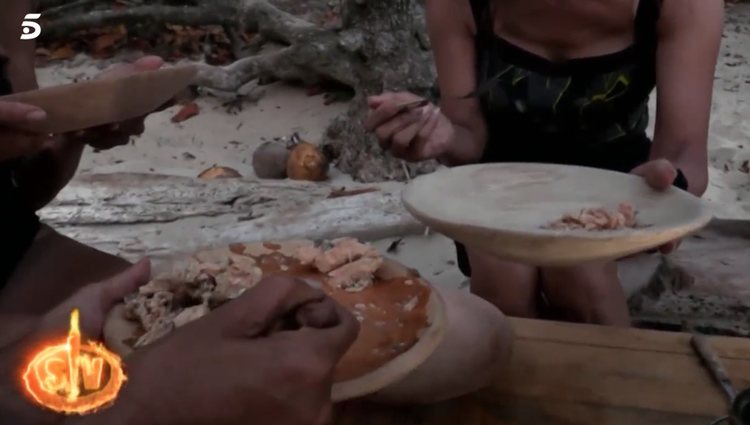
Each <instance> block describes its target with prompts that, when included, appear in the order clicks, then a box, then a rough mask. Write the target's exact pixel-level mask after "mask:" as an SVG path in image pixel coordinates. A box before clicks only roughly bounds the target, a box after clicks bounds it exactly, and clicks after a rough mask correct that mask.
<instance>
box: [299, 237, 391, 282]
mask: <svg viewBox="0 0 750 425" xmlns="http://www.w3.org/2000/svg"><path fill="white" fill-rule="evenodd" d="M295 258H296V259H297V260H298V261H299V262H300V263H302V264H303V265H314V266H315V269H317V270H318V271H319V272H321V273H324V274H326V275H327V276H328V279H327V283H328V284H329V285H331V286H333V287H336V288H340V289H343V290H345V291H348V292H358V291H362V290H364V289H365V288H367V287H368V286H370V285H372V282H373V280H374V279H375V272H376V271H377V270H378V269H379V268H380V266H382V265H383V258H382V257H381V256H380V253H378V251H377V249H375V247H373V246H372V245H370V244H364V243H362V242H359V241H358V240H356V239H354V238H341V239H337V240H335V241H333V243H332V244H331V245H330V246H324V247H313V246H309V247H302V248H300V249H298V250H297V252H296V254H295Z"/></svg>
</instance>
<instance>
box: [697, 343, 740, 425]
mask: <svg viewBox="0 0 750 425" xmlns="http://www.w3.org/2000/svg"><path fill="white" fill-rule="evenodd" d="M690 345H691V346H692V347H693V350H695V352H696V353H697V354H698V357H699V358H700V359H701V363H703V366H705V367H706V369H708V371H709V372H710V373H711V376H712V377H713V378H714V380H715V381H716V383H717V384H719V386H721V389H722V390H723V391H724V394H726V396H727V399H728V401H729V406H730V409H729V415H727V416H724V417H722V418H719V419H717V420H716V421H714V422H713V423H712V424H711V425H716V424H719V423H721V422H724V421H728V422H729V423H730V424H731V425H748V419H750V390H743V391H740V393H737V391H736V390H735V389H734V386H733V385H732V380H731V379H729V373H727V370H726V369H725V368H724V365H723V364H722V363H721V359H720V358H719V356H718V355H716V353H715V352H714V351H713V350H712V349H711V345H710V343H709V342H708V339H707V338H706V337H705V336H703V335H693V336H692V337H691V338H690Z"/></svg>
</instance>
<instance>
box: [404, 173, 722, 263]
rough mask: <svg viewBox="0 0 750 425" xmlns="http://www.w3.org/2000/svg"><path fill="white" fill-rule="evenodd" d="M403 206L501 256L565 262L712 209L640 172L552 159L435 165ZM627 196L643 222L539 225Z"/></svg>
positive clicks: (634, 247)
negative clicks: (608, 227)
mask: <svg viewBox="0 0 750 425" xmlns="http://www.w3.org/2000/svg"><path fill="white" fill-rule="evenodd" d="M403 201H404V204H405V206H406V208H407V209H408V210H409V212H411V213H412V214H413V215H414V216H415V217H416V218H417V219H418V220H420V221H422V222H424V223H425V224H427V225H428V226H430V227H431V228H433V229H434V230H435V231H437V232H440V233H443V234H444V235H446V236H448V237H450V238H452V239H454V240H456V241H459V242H462V243H464V244H465V245H467V246H470V247H475V248H477V249H481V250H484V251H485V252H489V253H492V254H495V255H497V256H499V257H501V258H505V259H509V260H514V261H519V262H524V263H529V264H534V265H540V266H558V265H559V266H562V265H571V264H576V263H584V262H588V261H595V260H608V259H615V258H618V257H623V256H627V255H630V254H634V253H637V252H641V251H644V250H648V249H651V248H654V247H657V246H659V245H662V244H664V243H666V242H669V241H672V240H674V239H678V238H681V237H683V236H686V235H687V234H689V233H691V232H693V231H696V230H698V229H700V228H701V227H703V226H705V225H706V224H707V223H708V222H709V221H710V220H711V218H712V215H711V212H710V210H709V208H708V206H707V205H705V204H704V203H703V202H702V201H701V200H700V199H699V198H697V197H695V196H693V195H691V194H689V193H687V192H684V191H682V190H679V189H676V188H670V189H668V190H666V191H664V192H657V191H655V190H653V189H651V188H650V187H649V186H648V185H647V184H646V183H645V182H644V181H643V179H642V178H640V177H638V176H633V175H629V174H624V173H617V172H613V171H606V170H599V169H593V168H586V167H575V166H561V165H553V164H531V163H523V164H521V163H504V164H482V165H470V166H464V167H456V168H450V169H444V170H440V171H438V172H436V173H433V174H430V175H425V176H421V177H419V178H417V179H415V180H413V181H412V182H411V184H409V186H408V187H407V188H406V189H405V191H404V193H403ZM621 202H629V203H631V204H632V205H634V206H635V208H636V209H637V211H638V216H637V217H638V221H639V224H640V225H641V226H639V227H638V228H635V229H630V228H628V229H622V230H613V231H586V230H550V229H544V228H543V227H544V226H545V225H547V224H548V223H550V222H552V221H555V220H558V219H559V218H561V217H562V216H563V215H564V214H566V213H576V212H578V211H580V210H581V209H582V208H589V207H607V208H612V209H616V208H617V206H618V205H619V203H621Z"/></svg>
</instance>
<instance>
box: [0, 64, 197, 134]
mask: <svg viewBox="0 0 750 425" xmlns="http://www.w3.org/2000/svg"><path fill="white" fill-rule="evenodd" d="M196 73H197V69H196V68H195V67H194V66H180V67H174V68H168V69H160V70H154V71H145V72H139V73H135V74H130V75H125V76H121V77H113V78H102V79H98V80H87V81H82V82H77V83H71V84H64V85H61V86H54V87H46V88H42V89H39V90H32V91H27V92H21V93H16V94H11V95H8V96H2V97H0V100H3V101H13V102H21V103H27V104H30V105H34V106H37V107H39V108H41V109H43V110H44V111H45V112H46V113H47V118H46V119H45V120H44V121H41V122H34V123H31V124H24V125H21V126H19V127H21V128H24V129H26V130H29V131H34V132H40V133H64V132H69V131H76V130H83V129H86V128H90V127H95V126H99V125H104V124H110V123H116V122H121V121H125V120H128V119H132V118H137V117H139V116H144V115H146V114H148V113H150V112H153V111H154V110H156V109H157V108H159V107H160V106H162V105H164V104H165V103H167V102H168V101H169V100H170V99H171V98H172V97H173V96H175V95H176V94H177V93H178V92H180V91H181V90H183V89H185V88H186V87H187V86H188V85H189V84H190V83H191V82H192V81H193V78H195V74H196Z"/></svg>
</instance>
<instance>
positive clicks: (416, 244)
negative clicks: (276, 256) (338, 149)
mask: <svg viewBox="0 0 750 425" xmlns="http://www.w3.org/2000/svg"><path fill="white" fill-rule="evenodd" d="M749 60H750V5H748V4H742V5H735V6H732V7H730V8H729V12H728V18H727V25H726V31H725V36H724V39H723V48H722V52H721V55H720V60H719V65H718V68H717V72H716V77H715V89H714V97H713V115H712V118H711V131H710V139H709V157H710V164H711V168H710V180H711V181H710V187H709V190H708V192H707V194H706V198H707V199H708V200H710V201H711V203H712V205H713V206H714V208H715V210H716V214H717V216H718V217H721V218H741V219H747V218H750V174H748V173H749V172H750V166H748V164H749V163H748V161H750V104H749V102H750V64H749V63H748V61H749ZM102 66H104V64H101V63H94V62H92V61H91V60H89V59H88V58H85V57H78V58H76V59H74V60H72V61H69V62H67V63H62V64H56V65H54V66H48V67H46V68H40V69H39V70H38V74H39V78H40V83H41V84H42V85H44V86H49V85H56V84H62V83H67V82H70V81H71V80H73V79H75V78H80V77H81V76H86V75H93V74H95V73H97V72H99V69H100V68H101V67H102ZM265 90H266V95H265V96H264V97H263V98H262V99H261V100H260V101H258V102H257V103H255V104H252V103H249V104H245V105H244V108H243V109H242V110H241V111H239V112H234V113H229V112H227V109H226V108H225V107H223V106H222V103H223V102H224V100H219V99H216V98H210V97H203V98H200V99H199V100H198V104H199V106H200V109H201V111H200V114H199V115H198V116H196V117H194V118H192V119H190V120H188V121H186V122H184V123H181V124H173V123H172V122H170V118H171V116H172V115H173V114H174V113H175V109H174V108H172V109H170V110H167V111H164V112H162V113H158V114H155V115H152V116H151V117H150V118H149V119H148V121H147V130H146V133H145V134H144V135H143V136H141V137H138V138H135V139H134V140H133V143H132V144H131V145H129V146H125V147H121V148H117V149H113V150H111V151H107V152H100V153H95V152H93V151H91V150H88V151H87V152H86V153H85V155H84V158H83V161H82V164H81V167H80V169H79V173H110V172H120V171H129V172H158V173H161V174H175V175H182V176H196V175H197V174H198V173H199V172H200V171H202V170H204V169H205V168H207V167H209V166H211V165H213V164H219V165H224V166H229V167H232V168H235V169H237V170H238V171H239V172H240V173H241V174H243V175H244V176H253V170H252V166H251V158H252V152H253V151H254V149H255V148H256V147H257V146H258V145H259V144H261V143H263V142H264V141H265V140H271V139H273V138H276V137H286V136H289V135H291V134H292V133H294V132H298V133H299V134H300V135H301V136H302V138H303V139H306V140H309V141H311V142H313V143H315V142H318V141H319V140H320V137H321V134H322V132H323V131H324V129H325V127H326V125H327V124H328V122H329V121H330V119H331V118H333V117H334V116H336V115H337V114H339V113H340V112H341V111H343V110H344V109H345V108H346V105H345V104H333V105H329V106H326V105H324V104H323V99H322V97H321V96H313V97H309V96H307V95H306V94H305V93H304V91H302V90H300V89H297V88H292V87H287V86H284V85H281V84H275V85H272V86H266V87H265ZM653 104H654V102H653V101H652V106H653ZM333 176H334V179H336V180H338V181H341V182H345V181H348V179H347V177H346V176H342V175H341V174H340V173H337V172H336V171H335V170H334V173H333ZM391 242H392V240H387V241H379V242H377V244H378V246H379V247H380V248H382V249H386V248H387V247H388V246H389V245H390V244H391ZM394 256H395V257H397V258H398V259H400V260H401V261H402V262H404V263H405V264H408V265H409V266H411V267H414V268H416V269H418V270H420V271H421V272H422V273H423V274H424V276H425V277H427V278H428V279H430V280H431V281H433V282H434V283H436V284H440V285H449V286H458V285H461V284H462V282H463V281H464V279H463V277H462V276H461V274H460V273H459V272H458V270H457V269H456V266H455V259H454V257H455V254H454V251H453V245H452V243H451V242H450V241H448V240H447V239H445V238H443V237H441V236H437V235H432V236H429V237H408V238H405V239H404V241H403V242H402V244H401V245H400V250H399V252H398V253H396V254H395V255H394Z"/></svg>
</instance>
